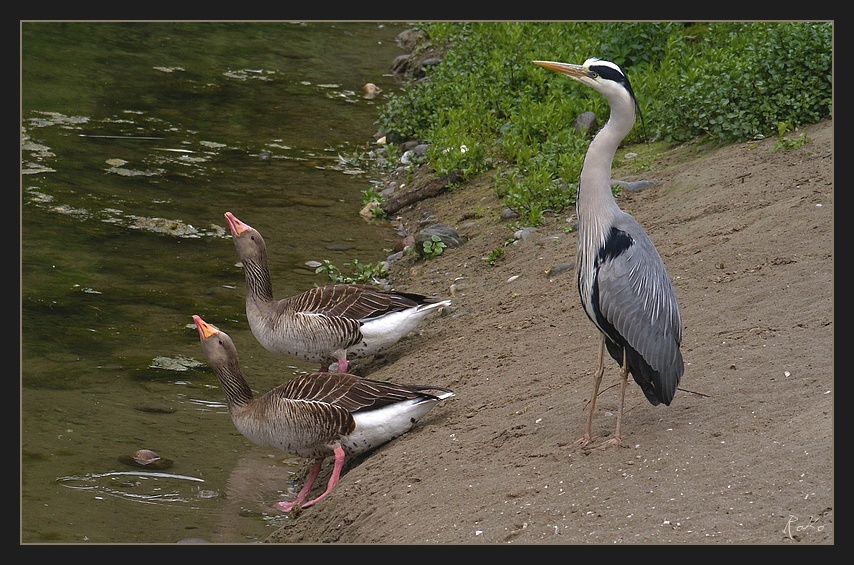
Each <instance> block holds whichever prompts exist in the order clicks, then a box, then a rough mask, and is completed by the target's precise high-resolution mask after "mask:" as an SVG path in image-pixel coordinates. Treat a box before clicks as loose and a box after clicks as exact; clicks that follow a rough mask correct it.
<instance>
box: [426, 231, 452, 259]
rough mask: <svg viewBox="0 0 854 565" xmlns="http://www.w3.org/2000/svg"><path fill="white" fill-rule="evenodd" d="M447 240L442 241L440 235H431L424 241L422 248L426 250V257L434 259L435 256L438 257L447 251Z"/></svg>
mask: <svg viewBox="0 0 854 565" xmlns="http://www.w3.org/2000/svg"><path fill="white" fill-rule="evenodd" d="M445 247H447V245H445V242H444V241H442V238H440V237H439V236H438V235H434V236H431V237H430V239H428V240H426V241H425V242H424V243H422V250H423V251H424V257H426V258H427V259H432V258H434V257H438V256H439V255H441V254H442V252H444V251H445Z"/></svg>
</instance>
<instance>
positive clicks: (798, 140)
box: [774, 122, 812, 151]
mask: <svg viewBox="0 0 854 565" xmlns="http://www.w3.org/2000/svg"><path fill="white" fill-rule="evenodd" d="M789 130H790V126H789V124H788V123H786V122H779V123H778V124H777V142H776V143H774V151H778V150H780V149H783V150H788V149H796V148H798V147H801V146H802V145H805V144H807V143H809V142H810V141H812V139H811V138H810V137H807V134H805V133H801V134H800V135H797V136H794V137H786V134H787V133H788V132H789Z"/></svg>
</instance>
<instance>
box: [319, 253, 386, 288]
mask: <svg viewBox="0 0 854 565" xmlns="http://www.w3.org/2000/svg"><path fill="white" fill-rule="evenodd" d="M350 265H351V267H352V270H353V274H352V275H351V276H347V275H344V274H343V273H342V272H341V269H339V268H338V267H337V266H335V265H334V264H333V263H332V262H331V261H330V260H329V259H324V260H323V261H322V262H321V264H320V265H319V266H318V267H317V268H316V269H315V270H314V272H315V273H316V274H321V273H324V274H326V276H327V277H328V278H329V279H330V280H331V281H332V283H333V284H338V283H350V284H352V283H356V284H379V283H381V282H382V281H383V280H384V279H385V278H386V277H387V275H388V270H387V268H386V264H385V263H382V262H380V263H360V262H359V260H358V259H353V260H352V261H351V262H350Z"/></svg>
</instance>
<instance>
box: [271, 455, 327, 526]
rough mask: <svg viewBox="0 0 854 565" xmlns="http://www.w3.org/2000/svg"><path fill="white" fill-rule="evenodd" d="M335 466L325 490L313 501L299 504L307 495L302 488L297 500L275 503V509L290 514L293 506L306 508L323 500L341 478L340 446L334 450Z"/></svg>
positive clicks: (310, 475) (310, 474)
mask: <svg viewBox="0 0 854 565" xmlns="http://www.w3.org/2000/svg"><path fill="white" fill-rule="evenodd" d="M334 453H335V465H334V466H333V467H332V476H330V477H329V482H328V483H327V484H326V490H325V491H323V494H321V495H320V496H318V497H317V498H315V499H314V500H309V501H308V502H306V503H303V504H300V502H301V501H302V500H303V499H304V498H305V496H304V494H308V491H307V490H306V489H305V487H303V489H302V490H301V491H300V493H299V495H298V496H297V499H296V500H294V501H293V502H288V503H283V502H277V503H276V507H277V508H279V509H280V510H282V511H284V512H290V511H291V510H293V508H294V506H297V505H299V506H302V507H303V508H308V507H309V506H311V505H313V504H314V503H315V502H317V501H318V500H320V499H322V498H324V497H325V496H326V495H327V494H329V493H330V491H332V488H333V487H334V486H335V485H337V484H338V479H339V478H340V477H341V469H342V468H343V467H344V450H343V449H341V446H338V447H336V448H335V451H334ZM317 468H318V470H320V466H319V465H318V467H317ZM312 471H314V467H312ZM311 477H312V473H311V472H309V478H311ZM314 477H317V473H316V472H315V473H314Z"/></svg>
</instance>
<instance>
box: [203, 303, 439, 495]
mask: <svg viewBox="0 0 854 565" xmlns="http://www.w3.org/2000/svg"><path fill="white" fill-rule="evenodd" d="M193 321H194V322H195V324H196V329H197V330H198V332H199V339H200V340H201V342H202V349H203V350H204V352H205V355H206V356H207V358H208V362H209V363H210V366H211V368H212V369H213V371H214V373H215V374H216V376H217V378H218V379H219V382H220V385H221V386H222V390H223V392H224V393H225V400H226V404H227V405H228V412H229V414H230V415H231V420H232V421H233V422H234V426H235V427H236V428H237V429H238V431H240V433H241V434H243V435H244V436H245V437H246V438H247V439H249V440H250V441H252V442H253V443H256V444H258V445H261V446H264V447H273V448H276V449H281V450H282V451H285V452H287V453H290V454H292V455H296V456H299V457H305V458H308V459H313V460H314V461H313V463H312V465H311V467H310V468H309V472H308V476H307V477H306V480H305V483H304V484H303V487H302V489H300V491H299V494H297V497H296V499H295V500H293V501H292V502H277V503H275V504H274V505H273V506H274V507H275V508H277V509H279V510H281V511H283V512H290V511H291V510H293V509H294V508H295V507H297V506H301V507H302V508H307V507H309V506H312V505H313V504H315V503H316V502H317V501H318V500H321V499H322V498H324V497H325V496H326V495H328V494H329V492H330V491H331V490H332V488H333V487H334V486H335V485H336V484H337V483H338V479H339V478H340V476H341V468H342V467H343V465H344V458H345V457H347V456H354V455H358V454H360V453H364V452H367V451H370V450H372V449H375V448H377V447H379V446H381V445H383V444H384V443H386V442H388V441H391V440H392V439H394V438H396V437H398V436H400V435H401V434H404V433H406V432H408V431H409V430H410V429H412V427H413V426H414V425H415V423H416V422H418V420H420V419H421V418H422V417H423V416H424V415H425V414H427V413H428V412H429V411H430V410H431V409H433V407H434V406H436V404H438V402H439V401H440V400H444V399H446V398H450V397H452V396H454V393H453V392H452V391H451V390H449V389H447V388H443V387H434V386H414V385H413V386H408V385H401V384H394V383H387V382H382V381H374V380H371V379H366V378H362V377H358V376H356V375H350V374H347V373H330V372H316V373H308V374H304V375H300V376H297V377H295V378H293V379H291V380H289V381H287V382H286V383H284V384H281V385H279V386H277V387H276V388H274V389H272V390H270V391H269V392H266V393H264V394H262V395H261V396H258V397H255V396H254V394H253V392H252V390H251V389H250V388H249V385H248V384H247V382H246V378H245V377H244V376H243V372H242V371H241V369H240V364H239V362H238V358H237V349H236V348H235V346H234V342H233V341H232V340H231V337H229V335H228V334H227V333H225V332H223V331H222V330H220V329H218V328H217V327H216V326H214V325H213V324H208V323H206V322H205V321H204V320H202V319H201V318H200V317H199V316H196V315H194V316H193ZM428 390H432V391H441V392H438V394H430V393H427V392H425V391H428ZM329 455H333V456H334V457H335V464H334V466H333V468H332V474H331V476H330V477H329V482H328V483H327V485H326V490H325V491H324V492H323V493H322V494H320V495H319V496H317V497H316V498H314V499H312V500H308V501H306V498H308V494H309V492H311V487H312V485H314V481H315V479H316V478H317V475H318V474H319V473H320V467H321V465H322V463H323V460H324V459H325V458H326V457H327V456H329Z"/></svg>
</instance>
